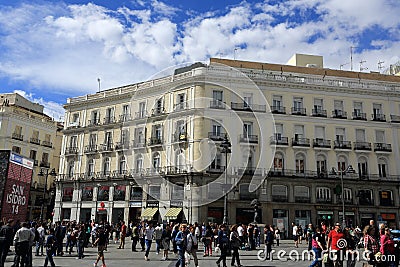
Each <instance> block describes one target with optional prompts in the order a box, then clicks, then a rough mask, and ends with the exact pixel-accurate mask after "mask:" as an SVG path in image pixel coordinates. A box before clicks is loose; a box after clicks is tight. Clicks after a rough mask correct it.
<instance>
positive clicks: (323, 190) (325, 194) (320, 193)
mask: <svg viewBox="0 0 400 267" xmlns="http://www.w3.org/2000/svg"><path fill="white" fill-rule="evenodd" d="M318 200H321V201H330V200H331V189H330V188H328V187H317V201H318Z"/></svg>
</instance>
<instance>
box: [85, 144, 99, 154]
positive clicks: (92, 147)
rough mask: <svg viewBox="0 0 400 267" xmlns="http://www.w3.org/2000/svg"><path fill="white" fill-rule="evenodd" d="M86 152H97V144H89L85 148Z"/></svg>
mask: <svg viewBox="0 0 400 267" xmlns="http://www.w3.org/2000/svg"><path fill="white" fill-rule="evenodd" d="M84 153H85V154H92V153H97V145H87V146H85V150H84Z"/></svg>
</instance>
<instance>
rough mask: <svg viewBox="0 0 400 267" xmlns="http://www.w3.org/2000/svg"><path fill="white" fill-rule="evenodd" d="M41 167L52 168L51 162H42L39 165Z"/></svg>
mask: <svg viewBox="0 0 400 267" xmlns="http://www.w3.org/2000/svg"><path fill="white" fill-rule="evenodd" d="M39 166H40V167H43V168H50V162H48V161H41V162H40V164H39Z"/></svg>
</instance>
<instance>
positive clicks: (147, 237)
mask: <svg viewBox="0 0 400 267" xmlns="http://www.w3.org/2000/svg"><path fill="white" fill-rule="evenodd" d="M153 235H154V227H153V223H151V222H149V225H148V226H147V227H146V229H145V230H144V241H145V243H146V252H145V254H144V259H145V260H146V261H148V260H149V252H150V248H151V243H152V242H153Z"/></svg>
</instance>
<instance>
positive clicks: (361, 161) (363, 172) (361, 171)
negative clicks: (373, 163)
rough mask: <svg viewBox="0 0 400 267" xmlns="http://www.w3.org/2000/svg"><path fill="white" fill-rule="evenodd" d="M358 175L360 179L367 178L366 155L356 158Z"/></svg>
mask: <svg viewBox="0 0 400 267" xmlns="http://www.w3.org/2000/svg"><path fill="white" fill-rule="evenodd" d="M358 176H359V177H360V179H367V178H368V159H367V158H366V157H359V158H358Z"/></svg>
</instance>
